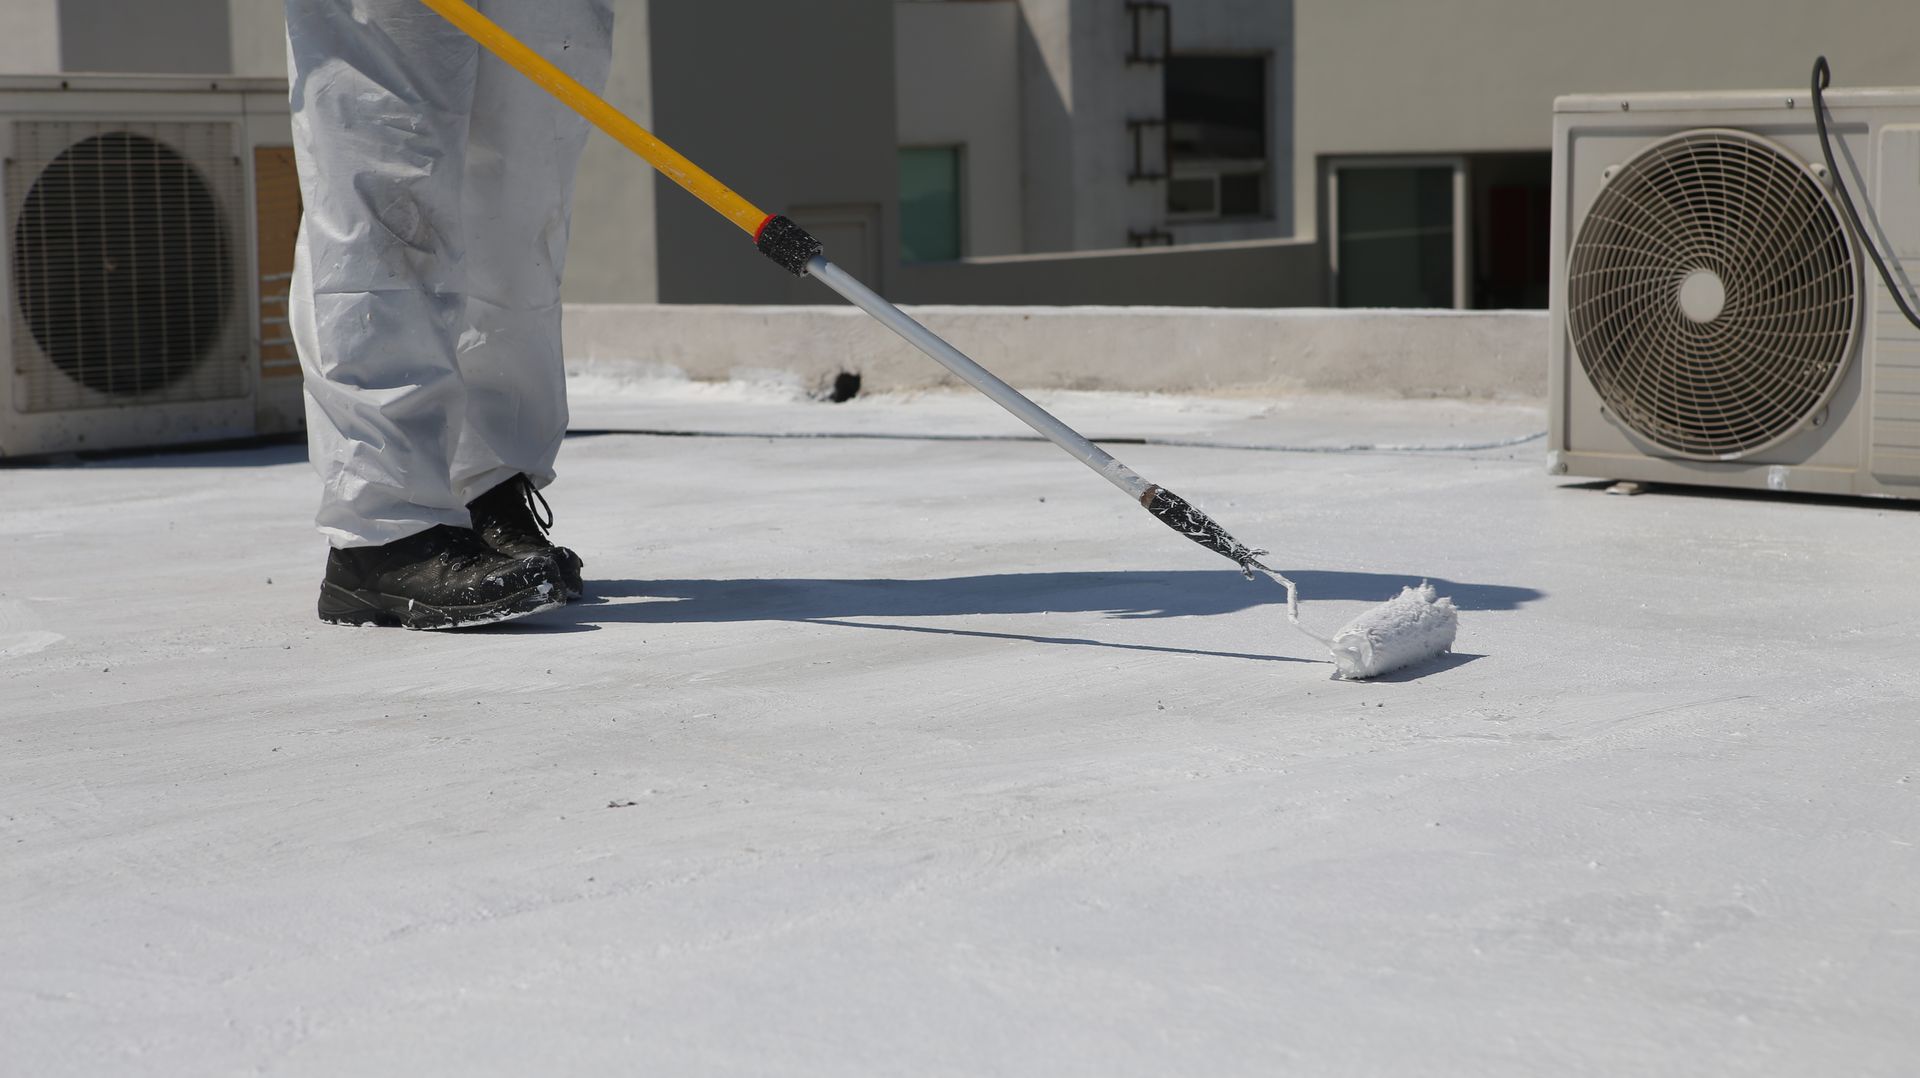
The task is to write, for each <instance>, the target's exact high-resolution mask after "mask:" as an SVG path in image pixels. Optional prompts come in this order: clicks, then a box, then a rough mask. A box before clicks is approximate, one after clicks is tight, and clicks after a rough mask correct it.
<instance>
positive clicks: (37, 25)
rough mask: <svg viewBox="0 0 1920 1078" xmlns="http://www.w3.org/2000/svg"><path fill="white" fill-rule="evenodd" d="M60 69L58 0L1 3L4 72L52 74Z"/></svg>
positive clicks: (0, 47)
mask: <svg viewBox="0 0 1920 1078" xmlns="http://www.w3.org/2000/svg"><path fill="white" fill-rule="evenodd" d="M59 70H60V5H59V3H58V0H7V2H6V3H0V74H6V75H52V74H57V73H58V72H59Z"/></svg>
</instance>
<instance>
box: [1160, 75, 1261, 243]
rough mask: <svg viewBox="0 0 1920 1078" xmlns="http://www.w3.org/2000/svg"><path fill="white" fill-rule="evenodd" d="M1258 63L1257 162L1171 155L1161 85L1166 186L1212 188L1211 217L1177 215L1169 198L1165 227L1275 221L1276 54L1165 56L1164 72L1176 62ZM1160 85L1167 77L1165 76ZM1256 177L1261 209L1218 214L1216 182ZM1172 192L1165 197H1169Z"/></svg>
mask: <svg viewBox="0 0 1920 1078" xmlns="http://www.w3.org/2000/svg"><path fill="white" fill-rule="evenodd" d="M1209 59H1218V60H1258V61H1260V85H1261V96H1260V112H1261V115H1262V117H1263V120H1264V123H1265V129H1264V130H1263V131H1262V132H1261V137H1260V143H1261V147H1262V149H1263V151H1264V152H1263V153H1262V155H1261V156H1260V157H1257V158H1255V157H1246V158H1238V157H1233V158H1220V157H1205V158H1186V159H1183V158H1182V157H1181V155H1180V154H1178V153H1176V152H1174V149H1173V122H1174V120H1173V116H1172V115H1171V114H1168V113H1167V110H1166V108H1165V102H1164V94H1165V83H1164V82H1163V83H1162V94H1163V101H1162V109H1161V111H1162V114H1163V115H1165V117H1166V118H1165V119H1164V120H1163V121H1162V123H1164V124H1165V125H1166V134H1165V136H1164V137H1165V139H1166V160H1167V181H1168V186H1169V188H1171V186H1172V182H1173V181H1175V180H1211V181H1212V183H1213V206H1214V209H1213V212H1211V213H1176V212H1174V210H1173V207H1172V205H1171V199H1170V198H1163V199H1162V200H1161V211H1162V212H1163V213H1164V214H1165V215H1166V220H1167V222H1168V223H1169V224H1175V225H1194V224H1239V223H1245V222H1250V221H1271V220H1274V218H1275V213H1274V209H1275V207H1274V191H1273V175H1274V173H1273V148H1274V143H1275V136H1276V131H1275V126H1274V125H1275V123H1276V121H1277V117H1276V115H1275V106H1274V100H1273V90H1274V82H1273V71H1274V53H1273V50H1271V49H1176V50H1173V51H1171V52H1169V53H1168V55H1167V65H1166V69H1165V70H1171V68H1172V66H1173V63H1174V62H1175V61H1178V60H1209ZM1162 78H1163V79H1164V78H1165V76H1164V75H1163V76H1162ZM1249 173H1258V174H1259V176H1260V177H1261V179H1260V209H1259V210H1258V211H1257V212H1255V213H1246V214H1235V215H1233V216H1231V217H1229V216H1226V215H1225V214H1222V213H1221V212H1220V181H1221V178H1222V177H1224V176H1244V175H1247V174H1249ZM1170 193H1171V192H1169V194H1170Z"/></svg>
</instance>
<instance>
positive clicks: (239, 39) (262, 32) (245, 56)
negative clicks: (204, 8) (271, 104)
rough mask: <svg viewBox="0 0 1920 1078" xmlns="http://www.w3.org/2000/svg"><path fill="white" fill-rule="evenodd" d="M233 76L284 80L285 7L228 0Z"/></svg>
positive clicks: (270, 1)
mask: <svg viewBox="0 0 1920 1078" xmlns="http://www.w3.org/2000/svg"><path fill="white" fill-rule="evenodd" d="M227 25H228V26H229V27H231V28H232V33H233V73H234V74H236V75H258V76H265V77H269V78H276V79H284V78H286V77H287V16H286V7H285V6H284V5H282V4H280V3H278V2H276V0H227Z"/></svg>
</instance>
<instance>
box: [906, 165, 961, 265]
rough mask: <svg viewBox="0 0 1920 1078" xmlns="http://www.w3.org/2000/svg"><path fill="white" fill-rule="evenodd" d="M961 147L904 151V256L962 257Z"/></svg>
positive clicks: (946, 259)
mask: <svg viewBox="0 0 1920 1078" xmlns="http://www.w3.org/2000/svg"><path fill="white" fill-rule="evenodd" d="M960 253H961V244H960V147H958V146H926V147H918V146H916V147H907V148H903V149H902V150H901V151H900V258H901V260H902V261H905V262H953V261H957V260H958V259H959V258H960Z"/></svg>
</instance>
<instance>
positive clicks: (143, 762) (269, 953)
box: [0, 378, 1920, 1078]
mask: <svg viewBox="0 0 1920 1078" xmlns="http://www.w3.org/2000/svg"><path fill="white" fill-rule="evenodd" d="M575 382H576V385H575V387H574V396H575V402H576V406H575V413H576V414H575V425H576V427H577V428H578V429H579V432H580V433H579V434H578V435H577V436H576V437H574V438H571V439H569V441H568V443H567V445H566V447H565V449H564V451H563V454H562V457H561V468H562V477H561V479H560V481H559V482H558V483H557V484H556V485H555V486H554V487H553V488H552V489H551V490H550V491H549V495H550V498H551V501H552V504H553V506H554V509H555V511H556V513H557V515H558V518H559V521H558V527H557V529H556V537H557V538H559V539H560V540H562V541H565V542H567V543H569V544H570V545H573V546H575V547H576V548H577V549H578V550H579V551H580V552H581V553H582V555H583V556H584V557H585V558H586V562H587V576H588V580H589V595H588V597H587V598H586V599H585V600H583V601H581V602H579V603H577V604H575V605H573V606H570V607H568V608H566V609H564V610H560V611H556V612H552V613H549V614H546V615H541V616H539V617H537V618H534V619H530V620H528V621H525V622H521V623H516V624H512V625H506V626H499V627H494V628H490V629H483V630H476V631H468V632H459V633H410V632H403V631H400V630H381V629H345V628H336V627H332V626H324V625H321V624H320V623H319V622H318V621H317V620H316V619H315V617H314V609H313V608H314V599H315V594H316V589H317V585H318V580H319V572H320V568H321V561H322V558H323V547H322V544H321V541H320V540H319V539H318V537H317V536H316V534H315V533H314V532H313V531H312V529H311V526H310V520H311V517H312V512H313V509H314V502H315V498H316V495H317V489H318V488H317V483H316V481H315V479H314V477H313V474H312V472H311V471H310V470H309V469H308V467H307V465H306V463H305V460H304V453H303V452H302V451H301V450H300V449H299V448H298V447H289V446H275V447H265V448H252V449H242V450H226V451H216V452H193V453H179V454H165V455H151V456H139V455H128V456H119V457H112V458H107V459H98V460H89V461H81V462H72V461H69V462H56V463H54V464H51V465H43V466H37V467H12V468H7V469H5V470H0V489H3V490H4V491H5V492H6V497H5V498H4V499H3V500H0V567H3V569H0V1046H3V1047H0V1073H4V1074H7V1075H50V1074H136V1073H137V1074H193V1075H209V1074H232V1073H261V1074H273V1075H348V1074H352V1075H388V1074H390V1075H409V1074H461V1075H474V1074H500V1075H525V1074H561V1073H567V1074H585V1073H611V1074H622V1073H624V1074H661V1075H682V1074H684V1075H692V1074H727V1075H821V1076H828V1075H835V1076H837V1075H863V1074H888V1075H1049V1076H1052V1075H1060V1076H1077V1075H1085V1076H1090V1078H1091V1076H1115V1075H1169V1074H1192V1075H1273V1074H1299V1075H1320V1074H1331V1075H1363V1074H1364V1075H1397V1074H1448V1075H1476V1076H1480V1075H1515V1076H1519V1075H1543V1074H1581V1075H1623V1074H1633V1075H1654V1074H1672V1075H1698V1074H1742V1075H1747V1074H1767V1075H1812V1074H1821V1075H1838V1074H1850V1075H1869V1074H1870V1075H1898V1074H1913V1073H1915V1072H1916V1070H1920V1019H1916V1014H1917V1013H1920V850H1917V849H1916V843H1920V763H1916V747H1917V746H1920V731H1917V730H1916V721H1917V720H1920V694H1917V693H1916V690H1915V687H1914V682H1913V673H1914V668H1915V658H1916V655H1920V651H1916V643H1915V640H1916V629H1920V582H1917V581H1916V579H1915V574H1914V565H1915V560H1914V551H1915V549H1916V536H1920V516H1917V515H1916V512H1915V509H1914V508H1913V507H1912V506H1910V505H1905V504H1901V503H1892V502H1888V503H1872V502H1862V501H1841V500H1818V499H1810V498H1798V497H1791V496H1779V497H1757V496H1731V495H1720V494H1714V493H1711V492H1703V491H1698V490H1681V489H1658V490H1656V491H1654V492H1652V493H1649V494H1646V495H1642V496H1639V497H1614V496H1608V495H1607V494H1606V493H1604V492H1603V491H1602V490H1601V489H1600V487H1599V486H1597V485H1595V484H1591V483H1582V482H1574V481H1569V480H1565V479H1554V478H1550V477H1548V476H1547V475H1546V474H1545V461H1544V455H1545V449H1544V441H1543V440H1541V439H1538V438H1534V439H1532V440H1528V436H1529V435H1533V434H1536V433H1537V432H1539V431H1541V430H1542V429H1543V428H1544V427H1545V422H1544V419H1543V418H1542V415H1541V408H1540V406H1539V404H1538V402H1533V403H1528V402H1525V401H1521V402H1505V403H1502V402H1479V403H1475V402H1464V401H1445V400H1430V401H1406V400H1385V399H1379V400H1373V399H1364V398H1357V397H1314V396H1292V397H1276V398H1269V399H1254V398H1245V397H1238V398H1225V397H1216V398H1200V397H1156V396H1143V395H1123V394H1112V393H1071V392H1055V393H1050V394H1045V395H1043V402H1044V403H1046V404H1047V405H1049V406H1050V407H1052V408H1054V409H1056V410H1057V412H1058V413H1059V414H1060V415H1061V417H1062V418H1064V419H1066V420H1067V421H1068V422H1069V423H1072V424H1074V425H1076V426H1078V427H1079V428H1080V429H1082V430H1083V431H1085V432H1086V433H1088V434H1090V435H1094V436H1098V437H1107V438H1113V439H1122V438H1129V439H1142V440H1145V441H1146V442H1148V443H1150V444H1119V443H1116V444H1113V445H1112V446H1111V448H1113V449H1114V450H1115V452H1116V453H1117V454H1118V455H1119V456H1120V457H1121V459H1123V460H1124V461H1126V462H1127V463H1128V464H1130V465H1132V466H1133V467H1134V468H1135V469H1136V470H1138V471H1140V472H1141V473H1142V474H1144V475H1146V476H1147V477H1148V478H1150V479H1153V480H1154V481H1156V482H1159V483H1162V484H1164V485H1166V486H1167V487H1168V488H1170V489H1172V490H1174V491H1177V492H1178V493H1180V494H1182V495H1184V496H1186V497H1187V498H1188V499H1190V500H1191V501H1193V502H1195V503H1196V504H1198V505H1200V506H1202V507H1203V508H1205V509H1207V510H1209V511H1210V512H1211V513H1213V515H1214V516H1215V517H1216V518H1218V519H1219V520H1220V521H1221V522H1222V523H1223V524H1225V525H1226V526H1227V527H1228V528H1229V529H1231V530H1232V531H1233V532H1234V533H1235V534H1236V535H1237V536H1238V537H1239V538H1241V539H1243V540H1246V541H1247V542H1249V543H1252V544H1254V545H1257V546H1264V547H1268V548H1270V549H1271V550H1273V551H1274V554H1273V564H1274V565H1275V567H1276V568H1279V569H1282V570H1283V571H1289V572H1290V573H1291V575H1293V576H1294V577H1295V579H1297V580H1298V581H1299V583H1300V585H1301V587H1302V591H1303V594H1304V597H1305V599H1306V603H1305V607H1304V615H1305V618H1306V620H1307V621H1308V622H1310V623H1311V624H1312V625H1313V626H1314V627H1316V628H1317V629H1319V630H1320V631H1322V632H1326V631H1330V630H1331V629H1333V628H1336V627H1338V626H1339V625H1340V624H1341V623H1343V622H1345V621H1346V620H1347V619H1349V618H1350V617H1352V616H1353V615H1355V614H1357V613H1359V612H1360V611H1362V610H1364V609H1366V608H1367V607H1368V606H1369V605H1370V604H1372V603H1375V602H1378V601H1380V600H1383V599H1385V598H1387V597H1389V596H1390V595H1392V594H1394V593H1396V592H1397V591H1398V590H1399V588H1400V587H1401V586H1402V585H1403V584H1408V583H1417V582H1418V581H1420V580H1421V579H1429V580H1432V581H1434V582H1435V583H1436V584H1437V585H1438V586H1439V588H1440V590H1441V592H1442V593H1444V594H1449V595H1451V596H1453V598H1454V600H1455V602H1456V603H1457V604H1458V605H1459V608H1460V610H1461V632H1460V638H1459V643H1458V650H1457V654H1455V655H1454V656H1452V657H1450V658H1448V659H1446V660H1443V661H1440V662H1436V663H1433V664H1429V665H1427V666H1423V667H1418V668H1415V669H1412V670H1409V671H1406V672H1404V673H1402V674H1401V675H1399V676H1395V677H1392V678H1390V679H1388V680H1386V681H1383V682H1375V683H1347V682H1339V681H1334V680H1331V679H1330V676H1329V675H1330V674H1331V670H1332V668H1331V666H1330V665H1329V664H1328V663H1327V662H1326V661H1325V660H1326V656H1325V653H1324V651H1322V650H1321V649H1319V648H1318V646H1317V645H1315V644H1314V643H1313V642H1312V641H1311V640H1309V639H1307V638H1306V637H1305V636H1303V635H1301V634H1299V633H1296V632H1294V631H1292V630H1291V629H1290V628H1289V627H1288V626H1287V624H1286V621H1285V618H1284V616H1283V613H1282V609H1281V607H1280V606H1279V605H1278V603H1277V600H1279V599H1280V597H1281V592H1280V590H1279V589H1278V588H1277V587H1275V586H1274V585H1273V584H1272V583H1271V582H1267V581H1261V582H1254V583H1249V582H1247V581H1245V580H1243V579H1241V577H1240V576H1239V575H1238V574H1237V573H1236V572H1234V570H1233V568H1232V566H1230V565H1228V564H1226V563H1225V562H1223V561H1221V560H1220V559H1219V558H1217V557H1216V556H1214V555H1211V554H1209V553H1207V552H1206V551H1204V550H1201V549H1200V548H1198V547H1196V546H1193V545H1191V544H1189V543H1187V542H1185V541H1184V540H1182V539H1181V538H1179V537H1178V536H1176V535H1174V534H1172V533H1171V532H1169V531H1168V530H1167V529H1165V528H1164V527H1162V526H1161V525H1159V524H1158V523H1156V522H1155V521H1154V520H1153V519H1152V518H1150V517H1148V516H1147V515H1146V514H1145V513H1143V512H1142V511H1141V510H1140V509H1139V508H1138V507H1136V506H1134V505H1131V504H1129V503H1128V502H1127V501H1126V500H1125V499H1124V498H1122V497H1121V496H1119V495H1118V494H1116V492H1115V491H1114V490H1113V489H1112V488H1110V487H1109V486H1107V485H1106V484H1105V483H1104V482H1102V481H1100V480H1099V478H1098V477H1096V476H1094V475H1092V474H1091V473H1089V472H1087V471H1086V470H1085V469H1084V468H1082V467H1081V466H1080V465H1079V464H1077V463H1075V462H1073V461H1072V460H1071V459H1069V458H1068V457H1067V456H1066V455H1065V454H1063V453H1061V452H1059V451H1058V450H1056V449H1054V448H1053V447H1051V446H1048V445H1046V444H1044V443H1039V442H1034V441H1022V440H1018V436H1019V435H1021V434H1022V433H1023V432H1024V428H1021V427H1019V426H1018V425H1016V424H1015V423H1014V422H1013V421H1012V420H1011V419H1009V418H1007V417H1006V416H1004V415H1003V414H1001V413H999V412H998V411H997V410H995V409H994V408H993V407H992V406H991V405H988V404H986V403H985V402H984V401H981V400H979V399H977V398H975V397H972V396H970V395H967V394H964V393H959V392H926V393H920V394H915V395H891V396H877V397H859V398H856V399H854V400H853V401H850V402H847V403H845V404H839V405H833V404H825V403H816V402H813V401H809V400H806V399H804V397H803V395H802V394H800V393H798V392H797V391H795V390H794V389H793V387H791V386H786V385H783V384H781V383H779V382H778V380H777V379H774V380H771V381H769V382H768V383H767V384H764V385H752V384H742V383H737V382H736V383H731V384H722V385H704V384H690V383H673V382H671V381H669V380H664V379H662V380H655V381H653V382H647V381H644V380H643V381H639V382H627V383H621V382H618V381H616V380H611V379H605V378H578V379H576V380H575ZM690 432H703V433H704V434H705V435H707V436H684V435H686V434H688V433H690ZM835 435H861V437H844V436H835ZM1171 441H1187V442H1200V443H1209V444H1208V445H1173V444H1165V443H1167V442H1171ZM1220 446H1229V448H1221V447H1220ZM1462 447H1478V448H1462Z"/></svg>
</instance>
